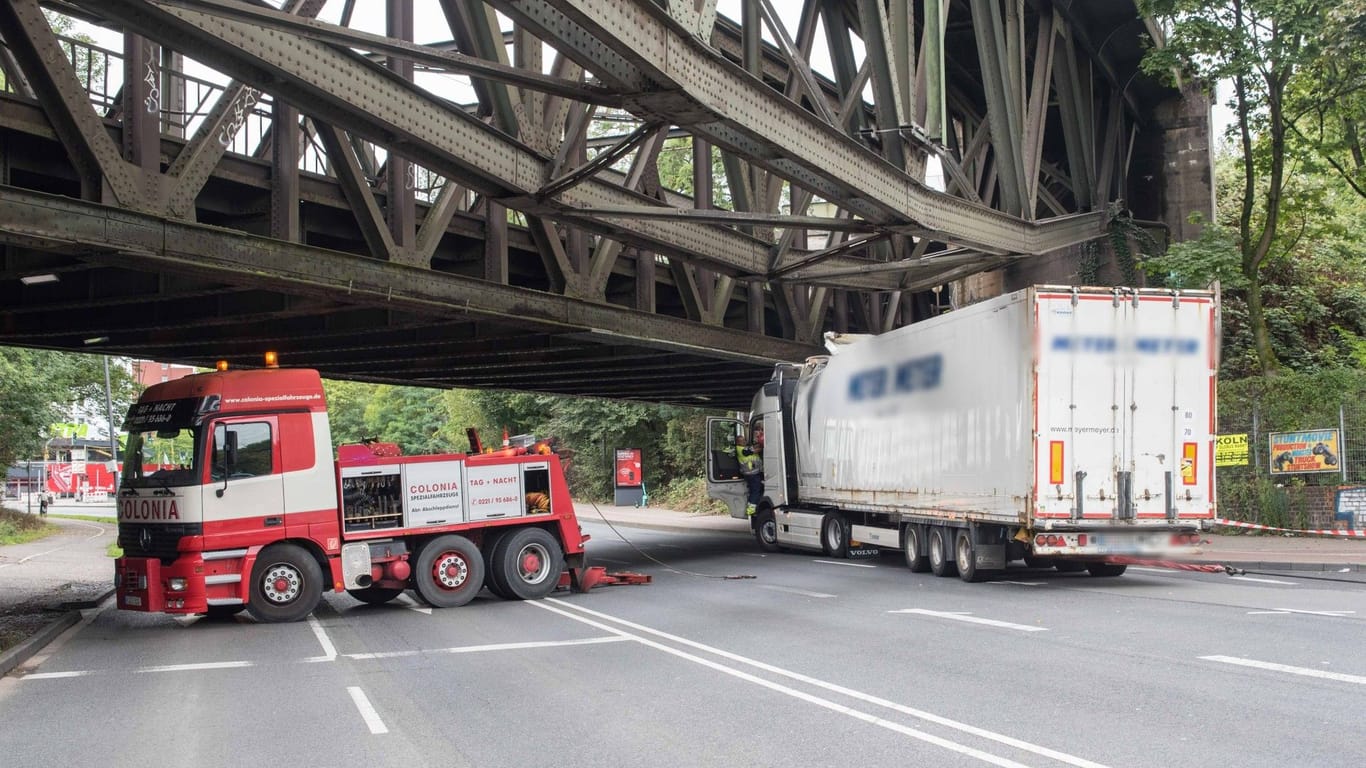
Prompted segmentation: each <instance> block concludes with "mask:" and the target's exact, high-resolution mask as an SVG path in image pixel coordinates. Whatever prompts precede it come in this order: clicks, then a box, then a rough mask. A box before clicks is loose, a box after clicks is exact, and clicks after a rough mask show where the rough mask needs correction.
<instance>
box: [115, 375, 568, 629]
mask: <svg viewBox="0 0 1366 768" xmlns="http://www.w3.org/2000/svg"><path fill="white" fill-rule="evenodd" d="M272 363H273V359H272V357H271V356H268V357H267V364H268V366H269V367H267V368H264V369H259V370H236V371H228V370H226V366H225V365H222V364H220V366H219V368H220V370H217V371H212V372H208V373H201V374H196V375H193V376H187V377H185V378H182V379H177V380H175V381H169V382H164V383H161V384H156V385H153V386H151V387H148V388H147V390H146V391H145V392H144V393H143V395H142V397H141V398H139V399H138V401H137V403H135V404H134V405H133V406H132V407H131V408H130V409H129V412H128V418H127V419H126V420H125V422H124V425H123V428H124V429H125V430H126V431H127V432H128V433H129V435H128V446H127V450H126V452H125V455H124V476H123V478H122V480H121V483H120V485H119V492H118V512H119V546H121V547H122V548H123V551H124V556H123V557H121V558H119V559H118V560H117V562H116V565H115V569H116V573H115V585H116V587H117V592H118V607H119V608H122V609H127V610H134V611H148V612H163V613H171V614H206V613H207V614H210V615H215V614H217V615H228V614H232V613H237V612H238V611H241V610H242V609H244V608H245V609H246V610H248V611H250V612H251V614H252V615H253V616H254V617H256V618H257V619H258V620H260V621H268V622H278V621H298V620H299V619H302V618H303V617H305V616H307V615H308V614H309V613H310V612H311V611H312V610H313V609H314V608H315V607H316V606H317V605H318V603H319V602H320V601H321V599H322V594H323V591H324V589H329V588H330V589H332V590H335V591H337V592H341V591H343V590H344V591H346V592H348V593H350V594H351V595H352V596H353V597H355V598H357V599H359V600H362V601H364V602H367V603H383V602H387V601H389V600H392V599H394V598H395V597H397V596H399V595H400V594H402V593H403V591H404V590H406V589H409V588H412V589H414V590H415V591H416V592H417V594H418V595H419V596H420V597H421V598H422V599H423V600H425V601H426V602H428V603H430V604H431V605H433V606H437V607H443V608H445V607H453V606H458V605H464V604H465V603H467V602H469V601H470V600H471V599H473V598H474V596H475V594H476V593H478V592H479V590H480V589H481V588H482V587H488V588H489V590H490V591H491V592H493V593H494V594H495V595H497V596H499V597H503V598H506V599H518V600H530V599H536V598H540V597H544V596H545V595H547V594H549V593H550V592H551V591H553V590H554V589H555V588H556V587H557V586H558V585H559V584H560V582H561V575H562V573H564V572H565V571H566V568H568V570H569V572H570V573H571V574H573V575H575V576H578V575H580V574H581V573H582V571H583V569H584V566H585V555H584V542H585V541H587V539H588V537H587V536H586V535H584V534H583V533H582V532H581V531H580V529H579V524H578V519H577V518H576V517H575V515H574V509H573V505H572V502H571V500H570V496H569V488H568V486H567V485H566V484H565V480H564V474H563V471H562V467H561V464H560V457H559V456H558V455H556V454H555V453H554V452H553V451H552V450H551V448H550V447H549V446H548V445H547V444H546V443H544V442H542V443H537V444H534V445H532V446H529V447H526V448H523V449H513V450H504V451H497V452H495V453H492V454H469V455H467V454H449V455H439V456H400V455H398V453H399V452H398V450H397V446H394V445H392V444H383V443H372V444H368V445H344V446H342V447H341V448H340V449H339V450H338V456H337V459H336V461H335V462H334V461H333V458H332V437H331V429H330V427H329V424H328V418H327V409H326V405H325V398H324V395H323V388H322V380H321V378H320V377H319V375H318V372H317V371H313V370H303V369H281V368H278V367H273V365H271V364H272ZM519 454H520V455H519Z"/></svg>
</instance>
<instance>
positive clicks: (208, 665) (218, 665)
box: [114, 661, 256, 674]
mask: <svg viewBox="0 0 1366 768" xmlns="http://www.w3.org/2000/svg"><path fill="white" fill-rule="evenodd" d="M254 666H256V664H255V662H251V661H205V662H200V663H198V664H165V665H162V666H159V667H140V668H138V669H135V670H132V671H133V672H134V673H137V674H141V673H144V672H199V671H201V670H205V669H240V668H242V667H254ZM114 671H117V670H114Z"/></svg>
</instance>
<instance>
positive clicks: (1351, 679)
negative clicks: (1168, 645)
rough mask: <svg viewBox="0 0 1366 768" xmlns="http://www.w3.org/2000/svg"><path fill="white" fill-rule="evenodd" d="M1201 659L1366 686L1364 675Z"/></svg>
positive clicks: (1222, 658)
mask: <svg viewBox="0 0 1366 768" xmlns="http://www.w3.org/2000/svg"><path fill="white" fill-rule="evenodd" d="M1200 658H1201V659H1203V660H1205V661H1217V662H1219V663H1220V664H1235V665H1237V666H1240V667H1252V668H1254V669H1265V670H1269V671H1271V672H1286V673H1289V674H1292V675H1302V676H1304V677H1317V678H1321V679H1323V680H1336V681H1338V682H1341V683H1355V684H1356V685H1366V676H1362V675H1348V674H1344V673H1342V672H1325V671H1324V670H1322V669H1309V668H1308V667H1292V666H1290V665H1289V664H1277V663H1275V662H1271V661H1257V660H1256V659H1243V658H1239V657H1237V656H1201V657H1200Z"/></svg>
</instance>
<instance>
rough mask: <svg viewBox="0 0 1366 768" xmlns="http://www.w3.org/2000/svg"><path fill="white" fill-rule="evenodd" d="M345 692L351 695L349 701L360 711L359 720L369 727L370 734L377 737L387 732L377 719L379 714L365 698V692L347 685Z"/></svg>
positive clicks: (357, 687)
mask: <svg viewBox="0 0 1366 768" xmlns="http://www.w3.org/2000/svg"><path fill="white" fill-rule="evenodd" d="M346 692H347V693H349V694H351V701H353V702H355V703H356V709H359V710H360V716H361V719H362V720H364V721H365V724H366V725H367V726H369V728H370V733H373V734H375V735H379V734H381V733H388V732H389V729H388V728H385V727H384V721H383V720H381V719H379V713H378V712H376V711H375V708H374V707H373V706H371V704H370V699H368V698H366V696H365V691H362V690H361V689H360V687H359V686H355V685H349V686H347V687H346Z"/></svg>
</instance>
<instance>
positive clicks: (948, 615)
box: [887, 608, 1048, 632]
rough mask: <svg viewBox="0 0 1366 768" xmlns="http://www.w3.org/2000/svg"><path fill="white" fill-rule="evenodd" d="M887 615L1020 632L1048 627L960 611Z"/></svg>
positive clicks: (907, 610)
mask: <svg viewBox="0 0 1366 768" xmlns="http://www.w3.org/2000/svg"><path fill="white" fill-rule="evenodd" d="M887 613H913V614H916V615H919V616H933V617H935V618H938V619H952V620H953V621H965V622H967V623H969V624H984V625H986V626H988V627H1001V628H1002V629H1014V630H1019V631H1020V632H1047V631H1048V627H1033V626H1030V625H1028V624H1012V623H1010V622H1008V621H997V620H996V619H983V618H980V617H977V616H973V615H972V614H970V613H966V612H962V611H930V610H926V609H924V608H902V609H901V610H899V611H887Z"/></svg>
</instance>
